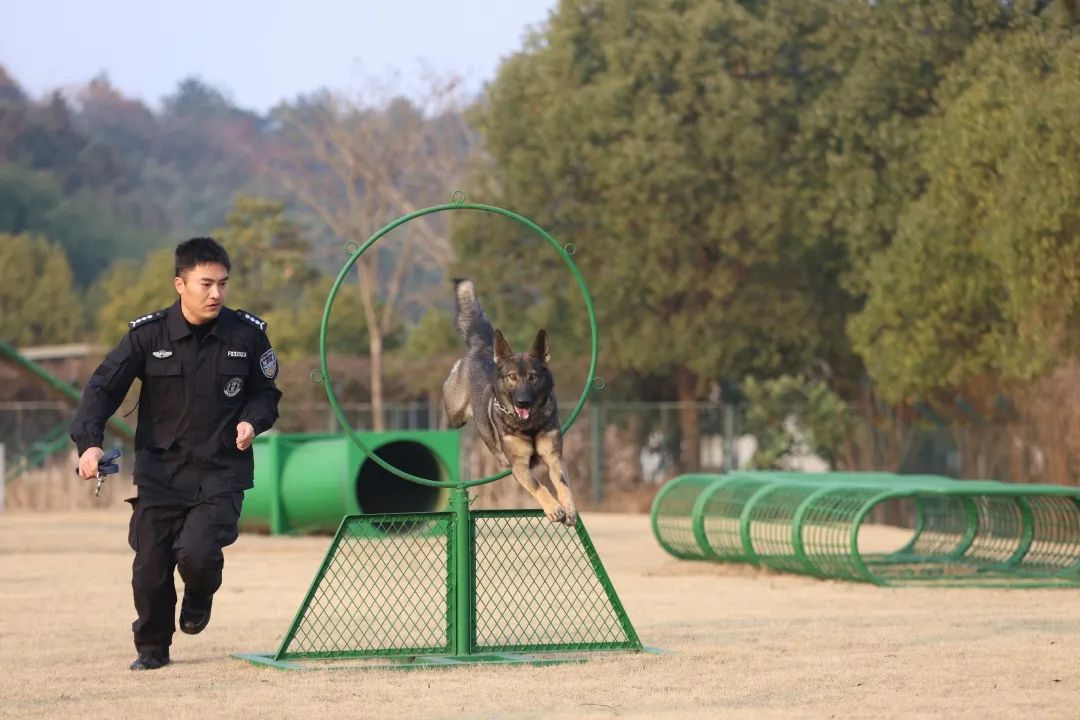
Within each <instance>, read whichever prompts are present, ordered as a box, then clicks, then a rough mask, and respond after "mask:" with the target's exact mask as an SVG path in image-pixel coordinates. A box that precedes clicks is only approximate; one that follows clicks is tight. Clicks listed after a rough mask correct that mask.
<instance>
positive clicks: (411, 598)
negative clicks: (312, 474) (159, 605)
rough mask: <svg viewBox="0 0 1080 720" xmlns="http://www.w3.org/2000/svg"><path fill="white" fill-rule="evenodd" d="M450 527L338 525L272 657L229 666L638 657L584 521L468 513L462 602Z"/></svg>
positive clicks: (382, 522)
mask: <svg viewBox="0 0 1080 720" xmlns="http://www.w3.org/2000/svg"><path fill="white" fill-rule="evenodd" d="M456 522H458V518H457V516H456V515H455V513H413V514H395V515H352V516H348V517H346V518H344V519H343V520H342V523H341V525H340V527H339V529H338V531H337V534H336V535H335V536H334V539H333V541H332V542H331V543H330V546H329V548H328V550H327V552H326V555H325V557H324V559H323V562H322V564H321V565H320V567H319V570H318V572H317V573H316V574H315V578H314V580H313V581H312V583H311V587H310V588H309V590H308V592H307V594H306V595H305V597H304V599H303V602H302V603H301V605H300V609H299V610H298V611H297V613H296V617H295V618H294V619H293V621H292V623H291V625H290V626H289V628H288V630H287V631H286V633H285V634H284V636H283V639H282V642H281V645H280V646H279V647H278V649H277V651H276V652H274V653H266V654H236V655H234V656H235V657H238V658H242V659H246V660H250V661H251V662H254V663H258V664H266V665H271V666H275V667H279V668H284V669H308V668H313V667H326V666H327V665H332V661H344V660H349V661H356V660H360V661H364V660H366V661H367V662H360V663H356V662H353V663H350V666H352V667H398V668H401V667H404V668H411V667H421V666H424V667H431V666H436V667H437V666H453V665H459V664H462V663H467V662H485V663H515V662H529V663H536V664H550V663H555V662H567V661H572V660H577V659H579V658H573V657H567V656H565V655H564V656H557V657H552V656H550V655H547V656H545V655H543V654H544V653H549V654H550V653H567V652H578V653H580V652H588V651H602V650H637V651H640V650H642V649H643V648H642V645H641V642H640V640H639V639H638V636H637V633H636V632H635V630H634V627H633V625H632V624H631V623H630V619H629V618H628V617H627V615H626V612H625V611H624V609H623V606H622V603H621V602H620V600H619V597H618V595H617V594H616V592H615V588H614V587H613V586H612V584H611V581H610V579H609V578H608V575H607V572H606V571H605V570H604V566H603V563H602V562H601V561H600V558H599V556H598V555H597V553H596V550H595V548H594V547H593V544H592V540H591V539H590V538H589V534H588V532H587V531H586V529H585V525H584V523H583V522H581V521H580V520H579V522H578V524H577V525H576V526H574V527H564V526H562V525H555V524H552V523H551V522H549V521H548V520H547V519H546V518H545V517H544V516H543V514H542V513H541V512H540V511H538V510H491V511H477V512H472V513H469V516H468V520H467V522H468V524H469V528H468V534H469V537H470V539H471V541H472V553H471V556H472V563H471V564H472V566H473V573H471V577H467V578H465V580H466V581H467V582H470V584H471V587H469V588H467V592H466V593H460V592H458V587H457V583H458V580H459V577H460V575H459V574H458V573H457V572H455V568H456V567H457V562H458V561H459V558H456V557H455V553H456V552H458V550H457V548H456V547H455V546H456V543H455V530H456V528H455V523H456ZM461 598H464V600H465V603H466V604H467V605H468V606H469V607H465V608H463V607H460V605H461V602H462V600H461ZM461 644H465V645H466V646H465V647H460V646H459V645H461Z"/></svg>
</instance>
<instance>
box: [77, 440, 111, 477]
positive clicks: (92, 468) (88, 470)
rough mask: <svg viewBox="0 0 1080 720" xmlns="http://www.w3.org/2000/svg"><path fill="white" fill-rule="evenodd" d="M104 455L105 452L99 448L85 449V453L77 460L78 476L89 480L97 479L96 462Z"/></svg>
mask: <svg viewBox="0 0 1080 720" xmlns="http://www.w3.org/2000/svg"><path fill="white" fill-rule="evenodd" d="M104 454H105V451H104V450H102V449H101V448H99V447H92V448H87V449H86V452H84V453H83V454H82V457H81V458H79V476H80V477H83V478H86V479H87V480H91V479H93V478H96V477H97V474H98V460H100V459H101V456H102V455H104Z"/></svg>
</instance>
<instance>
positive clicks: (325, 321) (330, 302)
mask: <svg viewBox="0 0 1080 720" xmlns="http://www.w3.org/2000/svg"><path fill="white" fill-rule="evenodd" d="M446 210H479V211H482V212H489V213H493V214H495V215H502V216H503V217H508V218H510V219H511V220H515V221H517V222H519V223H521V224H522V225H524V226H525V227H527V228H529V229H530V230H532V231H533V232H535V233H536V234H537V235H539V236H540V237H542V238H544V239H545V240H547V242H548V244H550V245H551V246H552V247H553V248H555V250H556V251H557V252H558V253H559V255H560V256H561V257H562V259H563V261H564V262H565V263H566V265H567V267H569V268H570V272H571V274H573V276H574V280H576V281H577V284H578V288H579V289H580V290H581V296H582V298H584V300H585V309H586V310H587V311H588V313H589V330H590V332H591V342H590V357H589V374H588V376H587V377H586V378H585V389H584V390H582V392H581V397H580V398H578V402H577V405H575V406H574V409H573V411H571V413H570V415H569V417H567V418H566V422H564V423H563V426H562V431H563V432H564V433H565V432H566V431H567V430H569V429H570V426H571V425H572V424H573V423H574V420H576V419H577V416H578V415H579V414H580V413H581V410H582V408H583V407H585V400H586V399H587V398H588V395H589V388H590V387H591V386H592V383H593V378H595V377H596V358H597V355H598V354H599V340H598V338H597V330H596V311H595V309H594V308H593V301H592V297H591V296H590V295H589V288H588V287H586V285H585V278H583V277H582V276H581V271H580V270H578V268H577V266H576V265H574V261H573V260H572V259H571V258H570V255H569V253H567V252H566V250H565V249H564V248H563V247H562V246H561V245H559V243H558V242H557V241H556V240H555V238H553V237H551V235H549V234H548V232H547V231H546V230H544V229H543V228H542V227H540V226H539V225H537V224H536V223H534V222H533V221H532V220H529V219H528V218H525V217H522V216H521V215H518V214H517V213H515V212H513V211H512V210H506V209H504V208H501V207H496V206H494V205H481V204H478V203H467V202H452V203H448V204H445V205H434V206H432V207H429V208H424V209H422V210H416V211H415V212H411V213H409V214H408V215H402V216H401V217H399V218H398V219H397V220H394V221H393V222H390V223H388V224H387V225H384V226H383V227H382V229H380V230H378V231H377V232H376V233H375V234H374V235H372V236H371V237H370V238H368V240H367V242H365V243H364V244H363V245H361V246H360V247H358V248H357V249H356V252H354V253H353V254H352V255H351V256H350V257H349V259H348V260H347V261H346V262H345V265H344V266H343V267H342V268H341V272H340V273H338V276H337V279H336V280H335V281H334V284H333V286H332V287H331V288H330V294H329V295H328V296H327V298H326V307H325V308H324V309H323V316H322V325H321V326H320V328H319V361H320V368H321V373H322V378H323V383H322V384H323V387H325V388H326V396H327V399H329V401H330V407H331V409H332V410H333V411H334V415H336V416H337V419H338V422H340V423H341V427H343V428H344V429H345V433H346V434H347V435H348V436H349V438H350V439H351V440H352V441H353V442H354V443H356V445H357V447H359V448H360V449H361V450H363V451H364V454H365V455H367V456H368V459H370V460H371V461H372V462H374V463H375V464H377V465H378V466H379V467H381V468H382V469H383V470H386V471H387V472H389V473H393V474H394V475H396V476H398V477H399V478H402V479H403V480H411V481H412V482H414V483H419V484H420V485H429V486H431V487H456V488H466V487H472V486H474V485H483V484H484V483H489V482H492V481H495V480H499V479H501V478H504V477H506V476H507V475H509V474H510V470H509V469H507V470H503V471H502V472H500V473H496V474H495V475H488V476H487V477H482V478H478V479H476V480H467V481H458V482H456V483H455V482H449V481H444V480H430V479H428V478H422V477H417V476H416V475H413V474H412V473H407V472H405V471H404V470H401V469H399V468H397V467H395V466H394V465H391V464H390V463H388V462H386V461H385V460H383V459H382V458H381V457H379V456H378V455H376V454H375V453H374V452H372V451H371V450H370V449H368V447H367V446H366V445H365V444H364V442H363V441H362V440H361V439H360V437H359V436H358V435H357V434H356V431H355V430H354V429H353V427H352V425H350V424H349V421H348V420H347V419H346V418H345V413H344V412H342V410H341V406H340V405H339V404H338V399H337V395H336V394H335V393H334V385H333V383H332V382H330V370H329V368H328V367H327V363H326V331H327V327H328V326H329V323H330V311H331V310H332V309H333V307H334V298H336V297H337V293H338V288H340V287H341V284H342V283H343V282H344V281H345V278H346V277H348V275H349V271H350V270H351V269H352V266H353V265H355V264H356V261H357V260H358V259H359V258H360V256H361V255H362V254H363V253H364V251H365V250H367V249H368V248H369V247H371V246H372V245H374V244H375V243H376V242H377V241H378V240H379V239H380V238H382V237H383V236H384V235H386V234H387V233H389V232H390V231H391V230H393V229H394V228H396V227H398V226H399V225H404V224H405V223H407V222H409V221H410V220H415V219H416V218H418V217H422V216H424V215H430V214H432V213H438V212H444V211H446Z"/></svg>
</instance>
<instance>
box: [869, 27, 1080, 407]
mask: <svg viewBox="0 0 1080 720" xmlns="http://www.w3.org/2000/svg"><path fill="white" fill-rule="evenodd" d="M1069 28H1070V26H1069V25H1066V26H1065V27H1064V28H1062V27H1061V26H1060V25H1059V23H1058V20H1057V18H1055V17H1054V16H1052V15H1051V16H1039V15H1032V14H1027V13H1018V14H1016V15H1014V16H1012V17H1011V18H1010V23H1009V24H1008V25H1007V26H1005V27H1003V28H1001V29H1000V30H999V31H998V32H997V33H993V34H989V33H988V34H987V35H986V36H985V37H982V38H980V39H979V40H978V41H976V42H974V43H973V44H972V45H971V48H970V50H969V52H968V53H967V55H966V56H965V57H964V59H963V61H962V62H959V63H958V64H957V65H956V66H955V67H953V68H952V70H951V72H950V75H949V78H948V79H947V81H946V82H945V83H943V89H942V91H941V93H940V96H941V103H942V105H943V109H942V112H941V114H940V117H937V118H935V119H933V120H932V121H930V122H928V123H927V125H926V128H925V131H924V138H923V140H922V154H921V157H920V161H921V165H922V168H923V172H925V174H926V176H927V177H928V178H930V180H929V181H928V183H927V187H926V190H925V192H924V193H923V194H922V195H921V196H920V197H919V198H918V199H917V200H915V201H913V202H911V203H909V204H908V206H907V207H906V208H905V209H904V212H902V213H901V215H900V217H899V220H898V224H897V233H896V235H895V237H894V239H893V242H892V244H891V246H890V247H888V249H886V250H885V251H883V252H881V253H879V254H878V255H877V257H875V258H874V259H873V260H872V261H871V263H870V265H869V270H868V272H867V274H866V278H867V280H868V285H869V289H870V295H869V298H868V300H867V303H866V306H865V308H864V310H863V311H862V312H861V313H860V314H859V315H858V316H857V317H856V318H854V319H853V321H852V324H851V329H852V336H853V338H854V340H855V342H856V345H857V347H858V348H859V350H860V352H861V353H862V354H863V355H864V357H865V358H866V362H867V367H868V368H869V369H870V371H871V373H872V374H873V375H874V377H875V379H877V380H878V381H879V383H880V384H881V386H882V388H883V390H884V391H885V392H886V394H887V395H888V396H889V397H891V398H892V399H894V400H897V399H930V400H937V401H938V402H939V404H941V405H948V406H951V405H953V400H954V398H955V397H956V395H957V394H958V393H959V394H962V395H965V396H968V397H985V398H987V400H988V402H989V401H990V400H992V398H993V397H994V392H995V391H997V390H998V389H1000V388H1002V387H1003V385H1005V384H1008V383H1010V382H1017V381H1026V380H1030V379H1032V378H1035V377H1037V376H1039V375H1040V374H1042V373H1045V372H1047V371H1048V370H1050V369H1052V368H1053V366H1054V365H1055V364H1056V363H1057V362H1059V361H1060V360H1061V358H1063V357H1069V356H1072V355H1074V354H1075V353H1076V352H1077V350H1080V346H1078V344H1077V341H1078V340H1080V334H1078V333H1077V332H1076V331H1075V330H1074V328H1075V327H1076V320H1077V317H1078V314H1077V313H1078V310H1080V276H1078V275H1077V273H1076V270H1075V268H1076V267H1077V265H1078V263H1080V226H1078V224H1077V220H1076V218H1077V215H1076V211H1075V208H1076V204H1077V201H1078V200H1080V181H1077V179H1076V178H1075V177H1074V175H1075V173H1074V172H1073V170H1072V169H1071V166H1072V164H1073V158H1075V157H1076V156H1077V153H1078V152H1080V145H1078V143H1077V141H1076V139H1075V137H1074V136H1075V133H1073V132H1072V131H1071V130H1070V129H1069V124H1070V121H1069V120H1068V118H1070V117H1072V116H1074V114H1075V113H1076V112H1077V111H1080V82H1078V81H1077V79H1076V78H1077V75H1076V70H1077V69H1078V67H1080V64H1078V57H1080V43H1078V42H1077V40H1076V39H1075V36H1074V32H1072V31H1071V30H1070V29H1069ZM986 410H987V408H985V407H983V408H979V411H980V412H985V411H986Z"/></svg>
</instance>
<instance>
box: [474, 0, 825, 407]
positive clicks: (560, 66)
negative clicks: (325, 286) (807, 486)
mask: <svg viewBox="0 0 1080 720" xmlns="http://www.w3.org/2000/svg"><path fill="white" fill-rule="evenodd" d="M826 8H827V4H817V3H800V4H798V5H794V4H789V5H788V6H786V7H785V8H784V9H783V10H784V11H783V12H781V11H779V10H777V11H775V12H774V11H772V10H770V9H769V8H768V7H766V6H764V5H761V6H759V5H758V4H756V3H753V4H737V3H713V2H702V1H698V2H682V1H679V2H676V1H674V0H670V1H668V2H657V3H638V2H630V1H629V0H622V1H619V2H610V3H605V4H603V5H595V4H582V3H577V2H562V3H560V5H559V7H558V9H557V11H556V12H555V13H554V14H553V15H552V17H551V20H550V22H549V24H548V26H547V27H546V28H544V29H543V30H542V32H541V33H539V34H537V35H535V36H533V37H532V38H530V40H529V41H528V42H527V44H526V48H525V49H524V50H523V51H522V52H520V53H518V54H517V55H515V56H513V57H511V58H510V59H509V60H508V61H507V62H506V63H504V65H503V67H502V68H501V69H500V72H499V75H498V77H497V78H496V79H495V81H494V82H493V83H492V84H491V85H490V86H489V88H488V92H487V94H486V97H485V98H484V100H483V102H482V103H481V105H480V106H479V107H478V109H477V111H476V114H475V121H476V122H477V124H478V126H479V128H480V129H481V131H482V133H483V136H484V139H485V141H486V147H487V149H488V151H489V153H490V154H491V162H490V166H489V167H488V168H487V172H486V178H487V182H488V183H489V186H490V187H492V188H497V189H498V200H499V201H500V202H501V203H502V204H503V205H505V206H507V207H512V208H515V209H516V210H518V211H519V212H522V213H523V214H526V215H527V216H530V217H531V218H532V219H534V220H536V221H537V222H538V223H540V224H541V225H542V226H543V227H545V228H546V229H548V230H549V231H551V232H552V233H553V234H554V236H555V237H556V238H558V239H559V240H560V241H562V242H573V243H575V245H576V246H577V249H578V253H577V255H576V257H575V259H576V260H577V261H578V262H579V264H580V265H581V267H582V269H583V270H584V272H585V275H586V276H587V277H588V278H589V284H590V288H591V289H592V291H593V293H594V294H595V296H596V297H597V298H598V301H599V302H598V310H599V313H600V324H601V328H602V331H603V333H604V339H603V347H604V352H605V355H606V358H607V360H608V362H611V363H615V364H617V365H618V367H619V369H621V370H624V371H631V372H641V373H648V374H653V375H670V374H671V373H672V372H674V371H675V370H676V369H678V368H685V369H687V370H689V371H691V372H692V373H693V374H695V375H696V376H698V377H702V378H704V377H712V378H738V377H741V376H742V375H743V374H745V373H749V372H758V373H766V374H775V373H778V372H783V371H784V370H798V369H801V368H802V367H804V366H805V365H806V364H807V363H808V362H810V361H811V360H813V359H814V358H815V357H819V356H821V355H823V354H824V355H828V354H843V353H844V352H845V349H844V348H845V346H846V340H845V338H844V335H843V326H842V324H841V323H837V322H835V321H834V319H833V317H834V316H833V314H832V313H836V312H838V311H840V312H842V310H843V303H844V298H843V297H842V295H838V294H837V293H835V292H833V290H832V288H833V287H834V286H835V283H831V284H830V283H829V282H827V280H828V278H829V277H830V276H831V275H832V274H834V272H835V271H834V270H831V269H829V268H828V267H827V266H826V267H825V268H820V267H819V265H818V264H819V263H820V262H825V263H828V262H829V258H827V257H822V253H821V252H820V249H819V248H817V247H814V246H811V245H809V244H807V243H806V242H804V239H803V237H802V232H801V230H802V228H801V222H800V218H798V217H797V216H795V215H794V214H793V213H794V210H795V209H796V208H797V205H796V204H795V202H794V200H795V199H796V198H797V197H798V188H797V187H796V186H795V185H793V184H792V183H793V179H794V175H793V174H792V173H791V172H790V167H791V165H792V164H793V163H794V162H795V160H796V155H795V153H794V150H795V148H794V138H795V135H794V134H793V132H792V131H793V128H794V127H795V126H796V124H797V120H798V111H799V110H800V108H801V107H803V105H804V104H806V103H808V102H809V100H810V98H811V97H813V96H814V94H815V93H817V92H820V88H821V86H822V82H821V80H820V79H819V78H818V76H817V75H816V74H815V73H808V72H806V71H805V70H804V67H803V66H804V65H809V66H812V67H813V68H816V67H817V65H816V63H818V62H819V60H818V59H817V58H816V57H815V56H814V55H813V52H812V47H813V46H814V45H816V44H818V43H819V42H820V40H819V39H818V35H819V34H820V33H821V32H823V28H824V27H825V26H826V25H827V21H828V13H827V12H826ZM500 231H501V232H500ZM455 240H456V247H457V250H458V256H459V258H461V261H460V262H459V267H458V268H457V270H458V272H460V273H461V274H472V275H474V276H476V277H477V278H478V281H479V282H480V283H481V286H482V287H486V288H488V292H489V293H490V294H491V295H495V296H497V299H493V300H492V301H491V303H492V305H493V307H494V308H495V310H496V312H498V313H499V314H501V315H503V316H510V317H522V316H526V317H530V316H531V317H532V318H533V319H534V320H535V321H536V322H537V324H539V323H548V322H550V323H556V324H559V323H563V324H565V321H564V320H563V319H564V318H565V317H566V316H567V315H571V316H573V315H572V314H576V315H578V316H580V315H581V311H580V300H579V299H578V298H577V295H576V288H575V287H574V286H573V285H572V284H571V283H568V282H567V281H566V273H565V269H564V268H563V267H562V266H561V261H560V260H559V259H558V257H557V256H555V255H554V254H553V253H551V252H550V251H547V250H546V249H545V248H543V247H542V245H541V244H540V243H538V242H532V241H530V240H529V239H528V237H527V235H525V234H524V233H522V232H521V231H512V232H506V231H504V230H503V228H502V227H501V226H496V225H495V223H487V225H486V226H485V221H483V220H473V221H472V222H466V223H462V225H461V226H460V227H459V228H458V232H457V233H456V236H455ZM484 258H490V260H488V261H486V262H485V261H484ZM823 278H824V279H825V280H826V282H823ZM489 297H490V295H489ZM538 298H543V299H544V302H543V304H540V303H538ZM826 299H828V301H829V302H830V303H833V302H836V303H838V304H839V307H831V308H828V309H826V307H823V303H824V302H825V300H826ZM541 311H542V312H543V314H544V315H546V317H542V316H541V314H540V313H541ZM587 330H588V328H587V325H585V323H584V322H580V323H577V324H576V325H574V326H572V327H569V328H566V329H565V330H563V332H564V334H565V336H566V339H567V340H568V341H570V342H567V346H570V347H581V346H582V345H583V341H584V338H585V337H586V332H587ZM556 343H557V344H559V339H558V338H557V339H556ZM687 399H690V398H687Z"/></svg>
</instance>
